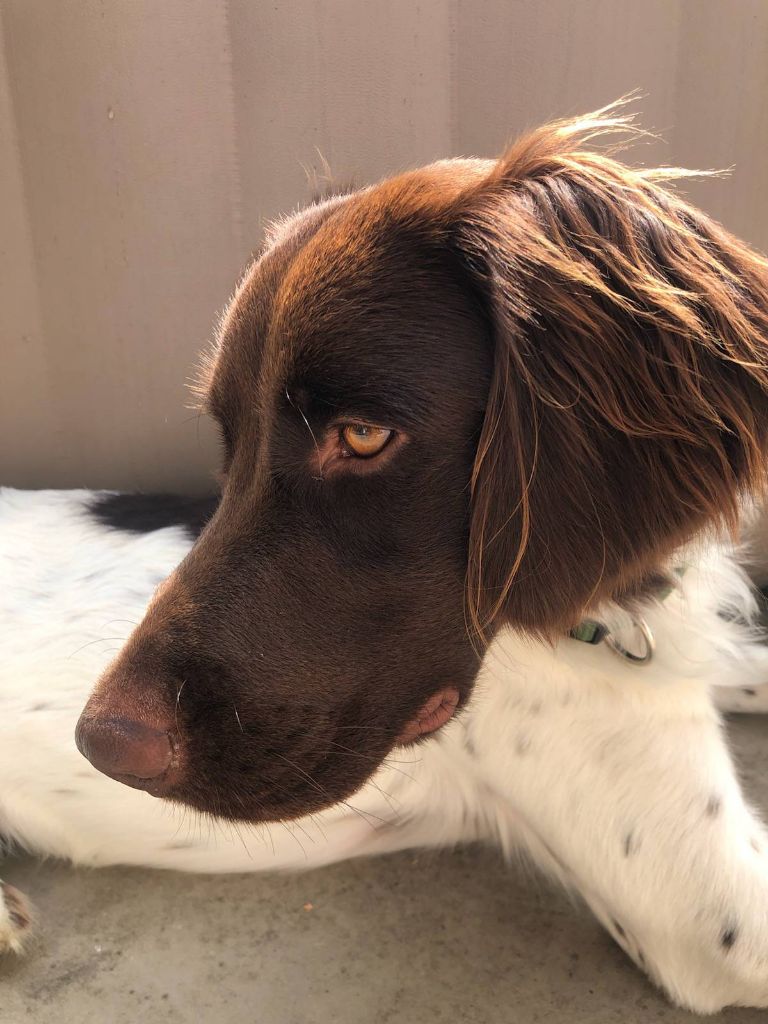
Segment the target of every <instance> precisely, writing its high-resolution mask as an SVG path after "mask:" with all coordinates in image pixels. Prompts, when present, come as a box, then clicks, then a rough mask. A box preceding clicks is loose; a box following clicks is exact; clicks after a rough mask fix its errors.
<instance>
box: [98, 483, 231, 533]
mask: <svg viewBox="0 0 768 1024" xmlns="http://www.w3.org/2000/svg"><path fill="white" fill-rule="evenodd" d="M218 500H219V499H218V498H216V497H207V498H186V497H184V496H182V495H178V494H99V495H98V496H97V497H96V498H95V500H94V501H93V503H92V504H91V507H90V510H89V511H90V513H91V515H92V516H93V517H94V518H95V519H96V520H98V522H100V523H101V524H102V526H108V527H110V528H111V529H113V530H122V531H123V532H124V533H153V532H154V531H155V530H162V529H164V528H165V527H168V526H182V527H184V528H185V529H186V530H187V532H188V533H189V535H190V538H191V539H194V538H195V537H197V536H198V534H199V533H201V531H202V529H203V527H204V526H205V524H206V523H207V522H208V520H209V519H210V518H211V516H212V515H213V513H214V512H215V510H216V506H217V504H218Z"/></svg>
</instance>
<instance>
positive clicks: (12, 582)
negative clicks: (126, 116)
mask: <svg viewBox="0 0 768 1024" xmlns="http://www.w3.org/2000/svg"><path fill="white" fill-rule="evenodd" d="M614 114H615V112H614V111H602V112H599V113H598V114H597V115H594V116H592V117H591V118H587V119H586V120H584V121H581V122H567V123H562V124H556V125H552V126H547V127H545V128H543V129H541V130H539V131H537V132H534V133H532V134H531V135H529V136H527V137H525V138H524V139H522V140H520V141H518V142H517V143H516V144H515V145H514V146H513V147H512V148H511V149H510V150H509V151H508V152H507V153H506V154H505V155H504V156H503V157H502V158H501V159H500V160H499V161H497V162H490V161H477V160H457V161H443V162H439V163H437V164H433V165H431V166H430V167H427V168H422V169H421V170H419V171H415V172H411V173H408V174H405V175H401V176H399V177H397V178H394V179H391V180H389V181H386V182H383V183H381V184H380V185H377V186H373V187H371V188H369V189H363V190H361V191H359V192H356V193H352V194H350V195H346V196H338V197H335V198H333V199H330V200H327V201H326V202H324V203H320V204H318V205H315V206H313V207H311V208H309V209H308V210H307V211H304V212H301V213H299V214H297V215H295V216H294V217H292V218H290V219H288V220H287V221H286V222H284V223H283V224H282V225H280V226H279V227H278V228H276V229H275V230H273V231H272V233H271V234H270V237H269V240H268V242H267V244H266V246H265V248H264V250H263V251H262V253H261V254H260V255H259V257H258V258H257V259H256V260H255V261H254V263H253V264H252V265H251V267H249V268H248V271H247V273H246V275H245V276H244V278H243V280H242V282H241V284H240V286H239V287H238V290H237V292H236V294H235V296H234V297H233V300H232V302H231V304H230V306H229V308H228V310H227V311H226V313H225V315H224V316H223V318H222V321H221V324H220V328H219V332H218V339H217V345H216V347H215V350H214V352H213V353H212V355H211V358H210V360H209V362H208V366H207V368H206V371H205V373H204V375H203V379H202V381H201V386H200V391H201V396H202V400H203V403H204V406H205V407H206V409H207V410H208V411H209V412H210V413H211V414H212V415H213V416H214V417H215V418H216V420H217V421H218V423H219V425H220V427H221V432H222V441H223V447H224V460H223V476H222V481H223V482H222V493H221V499H220V502H219V503H218V505H217V506H216V508H215V510H213V509H208V510H206V509H204V508H202V507H201V506H198V507H196V509H195V515H194V517H193V518H194V521H195V524H196V526H197V527H201V526H203V524H205V525H204V528H203V530H202V533H201V534H200V537H199V539H198V540H197V542H196V543H195V544H194V545H193V546H191V544H192V537H191V535H189V534H185V533H184V532H183V530H181V529H179V527H178V526H174V525H173V523H174V514H173V509H172V503H169V502H167V501H166V503H165V505H164V506H158V507H155V508H154V510H153V509H152V507H151V503H150V505H147V504H145V505H144V506H143V507H139V506H140V504H141V503H140V502H139V503H138V504H137V503H136V501H135V500H133V499H130V498H124V499H121V498H113V499H107V498H104V499H101V500H100V501H98V502H95V504H94V500H95V499H93V497H92V496H89V495H87V494H80V495H66V494H63V495H56V494H45V493H43V494H40V495H24V494H18V493H14V492H9V493H8V494H6V495H5V496H4V497H3V504H2V520H0V560H1V561H2V564H0V571H2V572H3V577H4V592H3V595H2V600H3V601H4V602H5V601H8V602H10V604H9V606H8V608H7V609H5V610H4V611H3V637H2V641H1V642H2V644H3V649H2V651H0V666H1V667H0V672H2V676H0V679H1V680H2V682H1V683H0V700H2V702H3V715H2V721H1V722H0V728H1V729H3V730H5V731H7V735H2V737H0V738H2V747H0V814H1V815H2V817H1V818H0V822H2V829H3V830H4V831H5V832H6V833H8V834H9V835H10V837H11V838H15V839H17V840H18V841H19V842H21V843H22V844H24V845H25V846H28V847H29V848H30V849H37V850H40V851H43V852H48V853H56V854H59V855H62V856H66V857H69V858H71V859H72V860H74V861H75V862H78V863H90V864H99V863H117V862H119V863H135V864H150V865H155V866H166V867H177V868H185V869H194V870H209V871H222V870H240V869H246V870H252V869H256V868H262V867H281V866H282V867H298V866H309V865H312V864H321V863H325V862H328V861H331V860H335V859H338V858H340V857H347V856H353V855H357V854H364V853H373V852H376V851H384V850H393V849H398V848H401V847H405V846H410V845H423V844H442V843H453V842H457V841H459V840H463V839H474V838H486V839H489V838H490V839H493V840H495V841H497V842H499V843H501V845H502V846H503V847H504V848H505V849H508V850H509V849H513V848H516V847H520V846H522V847H524V848H527V849H528V850H529V852H530V853H531V854H532V855H533V857H534V858H535V859H536V860H537V862H538V863H539V864H541V865H542V867H543V868H545V869H546V870H548V871H549V872H550V873H552V874H554V875H555V876H556V877H558V878H559V879H560V880H561V881H563V882H564V883H565V884H566V885H568V886H569V887H571V888H573V889H575V890H577V891H578V892H580V893H581V894H582V895H583V897H584V898H585V900H586V901H587V902H588V904H589V905H590V906H591V907H592V909H593V911H594V912H595V914H596V915H597V916H598V917H599V919H600V920H601V921H602V922H603V923H604V924H605V926H606V928H608V930H609V931H610V932H611V934H612V935H613V936H614V937H615V938H616V941H617V942H619V943H620V944H621V945H622V946H623V947H624V948H625V949H626V950H627V952H628V953H629V955H630V956H631V957H633V959H634V960H635V962H636V963H637V964H638V965H639V966H640V967H642V968H643V969H644V970H646V971H647V972H648V973H649V974H650V975H651V977H653V978H654V979H655V980H656V981H657V982H659V983H660V984H661V985H663V986H664V987H665V989H666V990H667V991H668V992H669V993H670V995H671V996H672V997H673V998H674V999H676V1000H677V1001H678V1002H680V1003H682V1004H683V1005H686V1006H690V1007H693V1008H696V1009H700V1010H715V1009H718V1008H720V1007H722V1006H724V1005H727V1004H729V1003H738V1004H747V1005H756V1006H768V860H767V859H766V858H767V857H768V836H767V835H766V833H765V831H764V829H763V826H762V825H761V824H760V822H759V821H758V820H757V819H756V818H755V816H754V815H753V814H752V813H751V812H750V810H749V809H748V808H747V807H746V806H745V803H744V800H743V798H742V796H741V793H740V789H739V786H738V782H737V780H736V777H735V775H734V772H733V768H732V766H731V762H730V759H729V756H728V752H727V748H726V746H725V743H724V739H723V735H722V730H721V724H720V720H719V717H718V712H717V709H716V706H715V698H717V700H718V701H719V703H720V705H721V706H722V707H726V708H731V709H742V710H743V709H745V708H753V709H755V710H765V709H766V708H768V698H766V691H765V689H763V688H762V686H763V684H764V682H768V659H767V658H766V654H765V649H764V648H763V647H761V646H760V645H759V643H757V642H756V639H755V635H754V634H753V632H752V628H751V625H750V624H751V622H752V619H753V617H754V604H753V600H752V597H751V591H750V587H749V584H748V582H747V580H746V577H745V576H744V574H743V573H742V571H741V570H740V569H739V568H738V567H737V566H736V564H735V562H734V561H733V558H732V555H731V553H730V551H729V547H728V544H727V543H725V542H724V541H722V540H720V539H718V538H721V537H722V535H723V532H724V530H725V528H730V530H731V535H735V531H736V530H737V528H738V526H739V521H740V517H741V516H742V514H743V510H744V508H745V507H747V505H748V503H749V502H750V501H751V500H752V498H753V497H754V496H757V495H760V494H761V493H762V492H763V491H764V490H765V485H766V475H767V474H766V467H767V466H768V262H766V261H765V259H763V258H762V257H760V256H759V255H757V254H756V253H754V252H753V251H752V250H750V249H749V248H748V247H747V246H746V245H744V244H743V243H741V242H739V241H738V240H737V239H735V238H733V237H732V236H731V235H729V234H728V233H727V232H726V231H724V230H723V229H722V228H721V227H720V226H719V225H717V224H715V223H714V222H713V221H711V220H710V219H709V218H707V217H706V216H705V215H704V214H703V213H701V212H700V211H697V210H695V209H694V208H692V207H691V206H689V205H687V204H686V203H685V202H683V201H682V200H681V199H680V198H679V197H678V196H676V195H675V193H674V192H673V191H671V190H670V189H668V188H666V187H665V186H664V184H663V183H664V182H665V181H667V180H669V179H670V178H675V177H678V176H679V174H678V172H675V171H670V170H669V169H666V170H661V171H642V170H641V171H637V170H632V169H630V168H627V167H625V166H623V165H622V164H619V163H618V162H616V161H615V160H613V159H611V158H609V157H606V156H604V155H600V154H595V153H594V152H590V151H589V150H585V149H584V148H583V146H584V144H585V143H586V142H587V141H588V140H589V139H591V138H593V137H594V136H595V135H600V134H603V133H605V132H606V131H614V130H617V129H619V130H621V129H626V128H627V121H626V119H622V118H616V117H615V116H614ZM132 501H133V504H132ZM89 503H90V506H89ZM162 508H164V509H165V511H164V513H162V514H161V511H162ZM131 509H132V514H134V515H138V518H139V519H141V520H142V523H143V526H142V529H144V530H145V531H146V530H148V532H146V533H145V534H144V535H141V534H139V533H138V532H136V531H134V532H130V531H126V529H124V528H121V526H122V527H126V526H128V525H129V524H128V523H127V520H125V518H123V521H122V523H121V522H120V521H119V520H120V519H121V515H119V514H118V513H121V514H124V515H127V514H128V512H129V511H131ZM159 510H160V511H159ZM139 513H140V514H139ZM163 515H164V516H165V518H163ZM169 517H170V518H169ZM150 527H161V528H160V529H149V528H150ZM179 559H181V562H180V564H178V566H177V567H176V568H174V565H175V563H177V562H178V561H179ZM169 572H170V576H168V578H167V579H166V580H165V581H164V582H162V583H160V580H161V578H162V577H164V576H165V575H166V574H167V573H169ZM158 584H160V585H159V586H158ZM155 587H157V589H156V590H155V592H154V594H153V593H152V591H153V588H155ZM126 620H128V621H126ZM134 626H135V628H133V629H132V627H134ZM131 630H132V631H131ZM129 632H130V636H129V637H127V634H128V633H129ZM107 637H114V638H115V639H114V640H112V641H108V640H106V638H107ZM126 637H127V639H125V643H124V645H123V646H122V647H120V648H119V653H118V654H117V656H116V657H115V659H114V660H113V661H111V662H110V664H109V665H108V666H107V662H108V661H109V660H110V658H109V655H110V653H113V654H114V653H115V651H114V650H112V651H111V652H110V650H109V649H108V648H109V644H110V643H113V644H117V645H118V646H119V645H120V643H121V641H122V639H123V638H126ZM94 641H95V642H94ZM102 641H104V642H102ZM654 644H655V650H654ZM105 648H107V649H106V650H105ZM638 661H639V662H640V663H638ZM102 670H103V671H102ZM100 672H101V675H100V678H98V681H97V682H96V685H95V688H94V689H93V692H92V694H91V696H90V697H89V698H88V700H87V703H86V705H85V708H84V709H83V710H82V713H81V714H80V718H79V720H78V721H77V727H76V733H75V738H76V742H77V746H78V748H79V749H80V751H81V753H82V754H84V755H85V757H86V758H87V760H88V761H90V762H91V764H92V765H93V766H94V769H96V768H97V769H99V771H100V772H103V773H104V776H109V777H110V779H112V780H117V781H118V782H120V783H124V784H125V786H128V787H131V788H132V789H133V790H142V791H145V792H143V793H136V792H129V791H128V790H127V789H126V788H125V786H123V787H122V788H121V787H118V786H117V785H116V784H115V783H114V782H110V781H107V779H105V778H104V777H103V776H101V775H99V774H97V773H96V771H95V770H92V769H91V768H89V767H88V764H87V762H86V761H85V760H82V759H78V757H77V754H76V752H75V749H74V746H73V742H72V738H71V737H72V728H73V726H74V723H75V719H76V717H77V713H78V710H79V709H80V707H81V704H82V702H83V699H84V696H85V694H86V691H87V690H88V688H89V687H90V686H91V684H92V683H93V682H94V680H95V679H96V677H97V676H99V673H100ZM716 689H717V694H715V690H716ZM403 751H405V752H406V753H407V756H403ZM147 793H149V794H152V796H154V797H163V798H166V799H167V800H168V801H169V803H168V804H161V803H159V802H157V803H153V802H152V801H150V800H149V798H148V797H147V796H146V794H147ZM174 804H175V805H177V806H178V805H181V806H182V808H188V809H191V811H192V815H193V816H192V817H189V816H187V817H186V820H185V813H186V812H185V811H180V812H179V813H174V811H173V805H174ZM200 812H202V814H203V815H205V816H206V817H207V818H208V819H210V817H211V816H212V817H214V818H215V819H217V825H216V828H214V829H210V830H209V835H208V837H207V838H206V837H205V836H204V835H203V836H200V835H198V833H197V832H196V830H195V822H196V820H197V818H196V817H195V816H196V815H197V814H199V813H200ZM225 823H226V824H225ZM218 828H222V829H224V831H225V833H226V832H227V831H228V830H229V836H228V840H227V839H225V838H223V837H220V836H219V835H218V831H217V830H218ZM232 830H240V837H239V838H238V835H237V833H236V834H235V835H233V834H232ZM244 833H245V834H244ZM2 891H3V908H4V909H3V911H1V912H2V913H4V914H5V921H4V922H2V920H1V919H0V928H3V927H4V933H3V939H4V941H5V943H6V945H13V944H17V943H18V941H19V936H20V933H21V932H22V931H23V928H24V925H25V921H26V912H25V910H24V904H23V901H22V899H21V897H20V896H19V895H18V894H16V893H15V892H13V891H12V890H11V889H10V888H8V887H6V888H5V889H4V890H2Z"/></svg>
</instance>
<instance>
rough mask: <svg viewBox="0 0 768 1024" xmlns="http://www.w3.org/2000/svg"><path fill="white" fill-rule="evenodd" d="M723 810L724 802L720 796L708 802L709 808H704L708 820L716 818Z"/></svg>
mask: <svg viewBox="0 0 768 1024" xmlns="http://www.w3.org/2000/svg"><path fill="white" fill-rule="evenodd" d="M722 809H723V801H722V800H721V799H720V797H719V796H711V797H710V798H709V800H707V806H706V807H705V808H704V813H705V814H706V816H707V817H708V818H716V817H717V816H718V814H719V813H720V811H722Z"/></svg>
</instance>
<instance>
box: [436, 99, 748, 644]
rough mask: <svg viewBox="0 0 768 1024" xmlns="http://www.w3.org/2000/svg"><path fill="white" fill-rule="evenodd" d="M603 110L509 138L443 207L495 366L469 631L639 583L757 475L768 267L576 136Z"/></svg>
mask: <svg viewBox="0 0 768 1024" xmlns="http://www.w3.org/2000/svg"><path fill="white" fill-rule="evenodd" d="M627 129H631V121H630V119H629V118H626V117H621V116H618V115H617V112H616V109H615V107H609V108H606V109H605V110H603V111H599V112H597V113H596V114H594V115H591V116H588V117H586V118H583V119H581V120H578V121H571V122H559V123H556V124H551V125H548V126H546V127H544V128H541V129H539V130H538V131H535V132H533V133H532V134H530V135H528V136H526V137H524V138H522V139H521V140H519V141H518V142H516V143H515V144H514V145H513V146H512V147H511V149H510V150H509V151H508V152H507V153H506V155H504V156H503V157H502V158H501V159H500V160H499V161H498V163H497V164H496V166H495V167H494V169H493V171H492V172H491V173H490V174H489V176H487V177H486V178H485V179H484V180H482V181H481V182H479V183H478V184H476V185H474V186H472V187H471V188H470V189H469V190H468V191H466V192H465V193H464V194H463V196H462V197H461V199H460V202H459V207H458V209H457V208H456V207H454V209H453V211H452V218H454V219H453V223H452V226H451V229H450V234H451V244H452V247H453V248H454V250H455V252H456V253H457V255H458V258H459V259H460V261H461V262H462V264H463V266H464V267H465V269H466V272H467V273H468V274H469V277H470V282H471V285H472V287H473V288H474V290H475V291H476V292H477V293H478V294H479V296H480V301H481V303H482V305H483V307H484V309H485V310H486V315H487V319H488V323H489V328H490V331H491V334H492V338H493V345H494V370H493V377H492V382H491V387H490V395H489V399H488V406H487V412H486V415H485V421H484V425H483V429H482V436H481V438H480V442H479V446H478V451H477V457H476V461H475V466H474V473H473V478H472V519H471V527H470V552H469V554H470V557H469V568H468V580H467V587H468V607H469V615H470V618H471V621H472V623H473V625H474V627H475V630H476V632H477V633H478V634H479V635H480V636H487V635H488V634H489V633H490V632H492V631H493V629H494V628H495V627H496V626H498V625H501V624H505V623H506V624H511V625H514V626H517V627H519V628H522V629H524V630H527V631H529V632H531V633H534V634H537V635H540V636H545V637H546V636H550V637H551V636H554V635H556V634H557V633H558V632H559V631H563V630H566V629H568V628H569V627H570V626H572V625H573V624H574V623H575V622H576V621H578V620H579V618H580V617H581V616H582V615H583V614H584V612H585V610H586V609H587V608H589V607H590V606H591V605H595V604H597V603H599V602H600V601H603V600H606V599H609V598H611V599H614V598H621V597H622V596H625V595H627V594H630V593H632V592H634V591H636V590H637V589H638V588H641V587H642V585H643V581H644V580H646V579H648V578H649V577H650V576H651V575H652V574H654V573H655V572H657V571H658V570H659V568H660V566H663V564H664V563H665V561H666V560H667V559H669V557H670V555H671V554H672V552H673V551H674V550H675V549H676V548H677V547H678V546H679V545H681V544H682V543H684V542H685V541H687V540H688V539H690V538H691V537H692V536H693V535H694V534H696V533H698V532H700V531H702V530H704V529H706V528H707V527H708V526H713V527H717V526H719V527H724V526H727V527H730V528H733V527H734V526H735V523H736V520H737V517H738V514H739V504H740V499H741V498H742V496H743V495H744V494H745V493H747V492H752V491H755V490H756V489H758V488H760V487H762V486H763V484H764V478H765V456H766V447H767V443H766V437H767V434H768V345H767V344H766V339H767V338H768V262H766V260H765V259H763V258H762V257H760V256H758V255H757V254H756V253H754V252H753V251H752V250H751V249H750V248H749V247H748V246H746V245H745V244H743V243H741V242H739V241H738V240H737V239H735V238H734V237H733V236H731V235H729V234H728V233H727V232H726V231H724V230H723V229H722V228H721V227H720V226H719V225H718V224H716V223H715V222H713V221H712V220H711V219H709V218H708V217H707V216H705V215H704V214H703V213H701V212H700V211H698V210H696V209H694V208H692V207H691V206H689V205H687V204H686V203H685V202H683V201H682V200H681V199H680V198H679V197H678V196H677V195H675V194H674V193H673V192H671V191H670V190H669V188H667V187H665V186H664V184H662V183H663V182H665V181H669V180H671V179H675V178H679V177H681V176H683V175H685V174H687V173H690V172H684V171H680V170H676V169H660V170H652V171H651V170H633V169H630V168H629V167H626V166H624V165H623V164H621V163H619V162H617V161H616V160H615V159H613V158H612V157H610V156H607V155H604V154H602V153H596V152H592V151H589V150H588V149H585V148H584V147H585V143H586V142H588V141H589V140H590V139H591V138H593V137H595V136H598V135H602V134H605V133H608V132H615V131H617V130H619V131H626V130H627Z"/></svg>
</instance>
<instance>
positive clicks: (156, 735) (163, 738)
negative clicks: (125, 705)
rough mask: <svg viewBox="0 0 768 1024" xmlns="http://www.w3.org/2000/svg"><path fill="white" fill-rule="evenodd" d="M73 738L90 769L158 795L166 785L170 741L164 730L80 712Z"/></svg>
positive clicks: (169, 765) (135, 722) (169, 761)
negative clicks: (91, 767)
mask: <svg viewBox="0 0 768 1024" xmlns="http://www.w3.org/2000/svg"><path fill="white" fill-rule="evenodd" d="M75 741H76V743H77V747H78V749H79V751H80V753H81V754H83V756H84V757H86V758H87V759H88V760H89V761H90V762H91V764H92V765H93V766H94V768H98V770H99V771H100V772H103V773H104V774H105V775H109V776H110V778H113V779H116V780H118V781H119V782H124V783H125V784H126V785H128V786H133V787H134V788H135V789H145V790H148V791H150V792H152V793H153V794H155V795H158V796H160V795H162V794H163V792H165V790H166V789H167V788H169V780H168V778H167V777H168V774H169V769H170V767H171V763H172V761H173V744H172V742H171V737H170V734H169V732H168V731H167V730H164V729H158V728H154V727H153V726H149V725H146V724H145V723H143V722H137V721H134V720H132V719H129V718H122V717H102V716H92V715H87V714H84V715H83V716H82V717H81V718H80V721H79V722H78V724H77V730H76V733H75ZM167 783H168V784H167Z"/></svg>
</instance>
